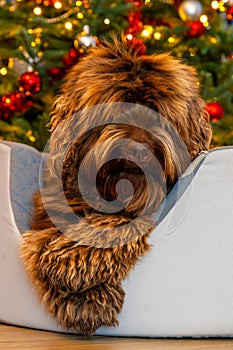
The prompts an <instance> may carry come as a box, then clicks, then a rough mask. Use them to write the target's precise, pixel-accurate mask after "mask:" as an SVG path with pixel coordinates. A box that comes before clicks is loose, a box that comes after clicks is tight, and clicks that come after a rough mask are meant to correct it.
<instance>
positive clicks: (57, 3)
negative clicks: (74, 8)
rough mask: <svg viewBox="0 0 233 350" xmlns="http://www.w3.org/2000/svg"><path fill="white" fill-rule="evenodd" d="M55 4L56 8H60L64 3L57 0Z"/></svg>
mask: <svg viewBox="0 0 233 350" xmlns="http://www.w3.org/2000/svg"><path fill="white" fill-rule="evenodd" d="M53 6H54V7H55V9H57V10H60V9H61V8H62V3H61V2H60V1H56V2H55V3H54V5H53Z"/></svg>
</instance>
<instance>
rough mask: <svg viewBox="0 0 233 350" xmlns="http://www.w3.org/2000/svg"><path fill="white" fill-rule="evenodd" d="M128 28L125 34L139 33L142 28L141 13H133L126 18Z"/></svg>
mask: <svg viewBox="0 0 233 350" xmlns="http://www.w3.org/2000/svg"><path fill="white" fill-rule="evenodd" d="M128 21H129V26H128V29H127V32H128V33H129V34H132V35H136V34H138V33H140V32H141V30H142V28H143V22H142V13H141V12H133V13H130V14H129V16H128Z"/></svg>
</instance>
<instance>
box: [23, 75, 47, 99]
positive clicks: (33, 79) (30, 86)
mask: <svg viewBox="0 0 233 350" xmlns="http://www.w3.org/2000/svg"><path fill="white" fill-rule="evenodd" d="M41 83H42V80H41V77H40V74H39V73H38V72H26V73H24V74H22V75H21V77H20V78H19V90H20V91H22V92H24V93H25V94H26V95H27V96H29V95H33V94H35V93H37V92H39V91H40V89H41Z"/></svg>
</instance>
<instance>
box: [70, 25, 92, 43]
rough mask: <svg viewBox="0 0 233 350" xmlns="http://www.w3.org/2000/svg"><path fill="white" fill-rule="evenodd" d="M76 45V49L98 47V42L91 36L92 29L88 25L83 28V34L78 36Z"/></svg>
mask: <svg viewBox="0 0 233 350" xmlns="http://www.w3.org/2000/svg"><path fill="white" fill-rule="evenodd" d="M74 45H75V47H76V48H80V47H85V48H89V47H93V46H96V40H95V39H94V38H93V36H92V35H91V34H90V27H89V26H88V25H87V24H86V25H85V26H84V27H83V31H82V33H81V34H79V35H77V37H76V40H75V42H74Z"/></svg>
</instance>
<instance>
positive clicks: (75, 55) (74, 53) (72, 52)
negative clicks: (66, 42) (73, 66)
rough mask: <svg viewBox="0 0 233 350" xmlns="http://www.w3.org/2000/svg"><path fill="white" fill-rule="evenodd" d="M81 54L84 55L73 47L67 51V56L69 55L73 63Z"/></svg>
mask: <svg viewBox="0 0 233 350" xmlns="http://www.w3.org/2000/svg"><path fill="white" fill-rule="evenodd" d="M83 56H84V54H83V53H82V52H80V51H79V50H78V49H75V48H73V49H71V50H70V51H69V52H68V57H70V58H71V59H72V60H73V62H74V63H76V62H77V61H78V60H79V59H80V58H81V57H83Z"/></svg>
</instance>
